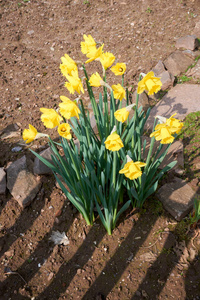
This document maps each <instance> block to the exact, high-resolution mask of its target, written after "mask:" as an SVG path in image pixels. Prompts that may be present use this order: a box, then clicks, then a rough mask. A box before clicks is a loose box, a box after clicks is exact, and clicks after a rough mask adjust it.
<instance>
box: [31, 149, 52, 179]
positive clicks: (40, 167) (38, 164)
mask: <svg viewBox="0 0 200 300" xmlns="http://www.w3.org/2000/svg"><path fill="white" fill-rule="evenodd" d="M52 154H53V152H52V150H51V148H50V147H49V148H47V149H45V150H43V151H42V152H40V153H39V155H41V156H42V157H43V158H45V159H46V160H48V162H50V163H51V164H53V160H52V158H51V155H52ZM33 172H34V174H38V175H42V174H52V170H51V169H50V168H49V167H47V166H46V165H45V164H44V163H43V162H42V161H41V160H40V159H39V158H37V157H35V160H34V166H33Z"/></svg>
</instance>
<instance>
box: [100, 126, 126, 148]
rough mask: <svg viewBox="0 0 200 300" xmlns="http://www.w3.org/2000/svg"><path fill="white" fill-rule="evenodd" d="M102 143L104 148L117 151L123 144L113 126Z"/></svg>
mask: <svg viewBox="0 0 200 300" xmlns="http://www.w3.org/2000/svg"><path fill="white" fill-rule="evenodd" d="M104 144H105V147H106V149H108V150H110V151H119V150H120V149H121V148H122V147H124V144H123V143H122V140H121V138H120V136H119V135H118V134H117V132H116V127H115V126H114V128H113V130H112V132H111V134H110V135H109V136H108V137H107V139H106V140H105V142H104Z"/></svg>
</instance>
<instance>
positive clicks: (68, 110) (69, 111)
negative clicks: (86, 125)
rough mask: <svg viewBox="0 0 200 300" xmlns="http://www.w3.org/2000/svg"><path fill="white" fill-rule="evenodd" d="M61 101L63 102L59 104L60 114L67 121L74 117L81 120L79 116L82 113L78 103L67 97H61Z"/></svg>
mask: <svg viewBox="0 0 200 300" xmlns="http://www.w3.org/2000/svg"><path fill="white" fill-rule="evenodd" d="M60 99H61V100H62V101H63V102H62V103H60V104H59V107H60V114H61V115H62V116H63V117H64V118H65V119H67V120H69V119H70V118H72V117H76V118H77V119H79V114H80V113H81V112H80V109H79V108H78V106H77V105H76V103H75V102H74V101H71V100H70V99H69V98H67V97H65V96H60Z"/></svg>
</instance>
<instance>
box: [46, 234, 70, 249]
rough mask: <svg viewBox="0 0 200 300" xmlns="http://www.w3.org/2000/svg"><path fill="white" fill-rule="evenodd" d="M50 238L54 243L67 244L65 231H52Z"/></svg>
mask: <svg viewBox="0 0 200 300" xmlns="http://www.w3.org/2000/svg"><path fill="white" fill-rule="evenodd" d="M50 240H51V241H53V242H54V244H55V245H61V244H63V245H65V246H66V245H68V244H69V239H68V237H67V236H66V235H65V232H63V233H61V232H59V231H53V232H52V235H51V237H50Z"/></svg>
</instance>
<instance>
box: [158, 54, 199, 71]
mask: <svg viewBox="0 0 200 300" xmlns="http://www.w3.org/2000/svg"><path fill="white" fill-rule="evenodd" d="M193 62H194V61H193V59H192V58H190V57H189V56H187V55H185V54H184V53H182V52H181V51H176V52H173V53H172V54H170V56H169V57H168V58H167V59H166V60H165V61H164V65H165V67H166V69H167V70H168V72H169V73H171V74H172V75H174V76H177V75H180V74H181V73H183V72H185V70H186V69H187V68H188V67H189V66H190V65H191V64H193Z"/></svg>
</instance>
